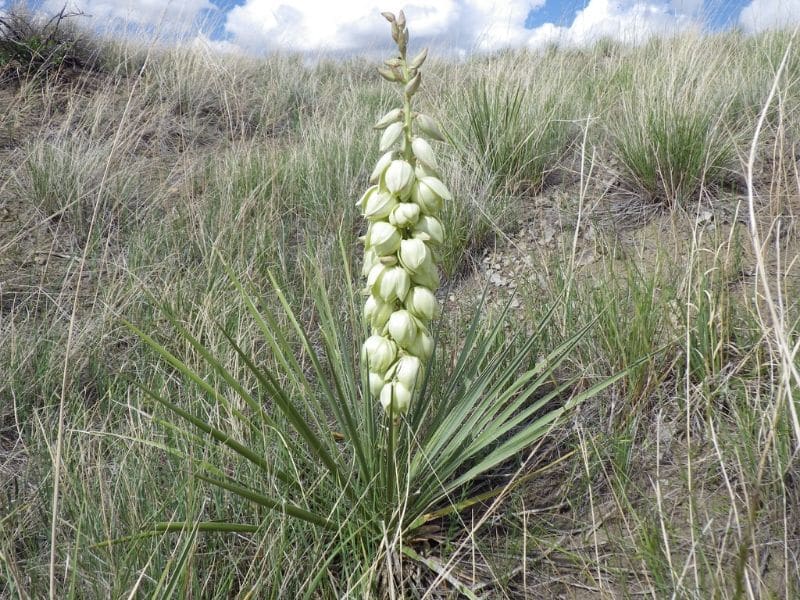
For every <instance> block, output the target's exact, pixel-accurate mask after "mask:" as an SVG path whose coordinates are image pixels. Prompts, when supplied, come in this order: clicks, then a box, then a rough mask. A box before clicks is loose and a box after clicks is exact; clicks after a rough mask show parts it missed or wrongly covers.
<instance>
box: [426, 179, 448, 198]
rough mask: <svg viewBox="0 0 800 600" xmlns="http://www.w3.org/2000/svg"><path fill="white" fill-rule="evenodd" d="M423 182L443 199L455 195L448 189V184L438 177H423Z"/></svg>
mask: <svg viewBox="0 0 800 600" xmlns="http://www.w3.org/2000/svg"><path fill="white" fill-rule="evenodd" d="M422 183H424V184H425V185H426V186H428V187H429V188H430V189H431V190H433V193H434V194H436V195H437V196H439V197H440V198H442V199H443V200H452V199H453V196H452V194H451V193H450V190H448V189H447V186H446V185H445V184H443V183H442V182H441V181H439V179H437V178H436V177H423V178H422Z"/></svg>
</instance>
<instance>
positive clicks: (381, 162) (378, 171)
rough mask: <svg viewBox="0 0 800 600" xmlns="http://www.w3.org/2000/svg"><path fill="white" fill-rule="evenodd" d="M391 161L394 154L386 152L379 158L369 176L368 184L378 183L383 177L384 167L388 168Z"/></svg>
mask: <svg viewBox="0 0 800 600" xmlns="http://www.w3.org/2000/svg"><path fill="white" fill-rule="evenodd" d="M393 159H394V152H387V153H386V154H384V155H383V156H381V157H380V158H379V159H378V162H377V163H375V168H374V169H373V170H372V174H371V175H370V176H369V182H370V183H378V181H380V179H381V176H382V175H383V172H384V171H385V170H386V167H388V166H389V163H391V162H392V160H393Z"/></svg>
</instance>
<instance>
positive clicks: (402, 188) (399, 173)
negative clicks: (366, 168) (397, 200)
mask: <svg viewBox="0 0 800 600" xmlns="http://www.w3.org/2000/svg"><path fill="white" fill-rule="evenodd" d="M383 181H384V183H385V184H386V189H387V190H389V191H390V192H391V193H392V194H397V195H399V196H401V197H405V196H408V193H409V192H410V191H411V186H412V185H414V169H413V168H412V167H411V165H410V164H408V163H407V162H406V161H404V160H393V161H392V162H391V164H390V165H389V167H388V168H387V169H386V173H385V174H384V177H383Z"/></svg>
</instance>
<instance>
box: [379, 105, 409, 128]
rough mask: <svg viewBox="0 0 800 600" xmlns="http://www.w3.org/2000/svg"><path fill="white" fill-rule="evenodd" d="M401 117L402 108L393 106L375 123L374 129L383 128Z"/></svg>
mask: <svg viewBox="0 0 800 600" xmlns="http://www.w3.org/2000/svg"><path fill="white" fill-rule="evenodd" d="M402 118H403V109H402V108H395V109H394V110H390V111H389V112H388V113H386V114H385V115H383V116H382V117H381V118H380V119H379V120H378V122H377V123H375V125H374V126H373V128H374V129H385V128H386V127H388V126H389V125H391V124H392V123H395V122H397V121H400V120H402Z"/></svg>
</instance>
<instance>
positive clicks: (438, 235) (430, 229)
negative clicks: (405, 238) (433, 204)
mask: <svg viewBox="0 0 800 600" xmlns="http://www.w3.org/2000/svg"><path fill="white" fill-rule="evenodd" d="M413 236H414V237H415V238H419V239H421V240H423V241H425V242H427V241H431V242H434V243H435V244H441V243H442V242H444V228H443V227H442V223H441V221H439V219H437V218H436V217H432V216H430V215H423V216H422V217H420V219H419V220H418V221H417V224H416V225H415V226H414V231H413Z"/></svg>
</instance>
